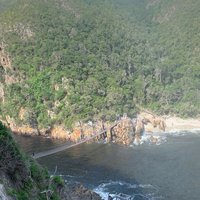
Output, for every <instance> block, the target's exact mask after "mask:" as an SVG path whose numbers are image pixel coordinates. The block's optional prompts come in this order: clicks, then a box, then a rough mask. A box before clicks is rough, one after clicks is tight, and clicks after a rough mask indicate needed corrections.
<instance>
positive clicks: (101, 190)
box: [93, 181, 163, 200]
mask: <svg viewBox="0 0 200 200" xmlns="http://www.w3.org/2000/svg"><path fill="white" fill-rule="evenodd" d="M109 186H121V187H122V186H123V187H125V188H127V189H133V194H132V195H128V194H124V193H122V192H121V193H116V192H114V191H109ZM134 189H143V190H144V193H145V189H146V194H142V193H134ZM93 191H94V192H96V193H97V194H99V195H100V196H101V198H102V199H104V200H107V199H108V196H109V195H110V196H111V197H120V198H121V199H124V200H134V199H135V198H137V196H140V197H143V198H144V199H147V200H155V199H163V197H162V196H157V195H156V194H157V193H158V191H159V190H158V188H157V187H154V186H152V185H151V184H130V183H127V182H123V181H109V182H106V183H102V184H100V185H99V186H98V187H96V188H95V189H94V190H93Z"/></svg>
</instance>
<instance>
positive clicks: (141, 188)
mask: <svg viewBox="0 0 200 200" xmlns="http://www.w3.org/2000/svg"><path fill="white" fill-rule="evenodd" d="M160 139H161V141H160V142H159V144H160V145H156V144H150V143H149V142H148V140H145V141H146V142H144V143H143V144H142V145H139V146H132V147H121V146H118V145H114V144H84V145H80V146H78V147H75V148H73V149H70V150H67V151H64V152H60V153H57V154H54V155H51V156H47V157H43V158H41V159H38V161H39V163H41V164H42V165H44V166H47V167H48V169H49V171H50V172H53V171H54V169H55V167H56V166H57V167H58V171H57V174H59V175H62V176H63V178H65V179H66V181H67V182H68V183H69V182H81V183H83V184H84V185H85V186H87V187H89V188H91V189H93V190H94V191H96V192H98V193H99V194H101V196H102V197H103V198H104V199H107V195H108V193H110V194H112V195H113V196H114V195H121V196H123V198H124V199H134V200H146V199H149V200H150V199H151V200H154V199H166V200H199V199H200V134H199V133H198V134H194V133H186V134H178V135H176V136H174V135H165V136H162V137H160ZM16 140H17V141H18V142H19V144H20V145H21V146H22V147H23V149H24V150H25V151H27V152H28V153H31V152H33V151H34V152H36V151H41V150H43V149H47V148H52V147H55V146H58V145H60V144H61V143H62V142H61V141H55V140H51V139H45V138H31V137H21V136H19V137H16Z"/></svg>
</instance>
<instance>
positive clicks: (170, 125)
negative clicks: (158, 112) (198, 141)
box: [144, 116, 200, 133]
mask: <svg viewBox="0 0 200 200" xmlns="http://www.w3.org/2000/svg"><path fill="white" fill-rule="evenodd" d="M159 118H162V119H164V121H165V125H166V126H165V130H164V131H162V132H165V133H168V132H181V131H200V119H199V118H187V119H183V118H180V117H175V116H173V117H166V116H161V117H159ZM144 130H145V132H149V133H158V132H159V133H160V132H161V130H160V129H159V127H154V126H153V125H152V124H150V123H148V124H146V125H144Z"/></svg>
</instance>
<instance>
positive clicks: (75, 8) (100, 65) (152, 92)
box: [0, 0, 200, 128]
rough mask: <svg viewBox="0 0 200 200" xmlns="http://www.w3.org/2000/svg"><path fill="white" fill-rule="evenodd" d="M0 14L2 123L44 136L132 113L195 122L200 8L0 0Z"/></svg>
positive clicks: (177, 2)
mask: <svg viewBox="0 0 200 200" xmlns="http://www.w3.org/2000/svg"><path fill="white" fill-rule="evenodd" d="M0 10H2V11H1V13H0V18H1V24H0V31H1V34H0V38H1V40H2V43H3V44H6V45H5V49H6V52H7V53H9V54H10V56H11V58H12V69H5V68H2V67H0V70H1V76H0V80H1V82H2V83H3V85H4V90H5V97H6V100H5V103H2V104H1V113H2V116H4V117H5V115H10V116H11V117H13V118H15V120H16V121H17V123H18V124H20V123H22V124H31V125H32V126H37V127H39V128H42V127H48V126H50V125H52V124H55V123H56V124H65V125H66V127H71V125H72V123H73V122H75V121H77V120H91V119H95V118H100V117H106V118H107V119H109V120H112V119H115V117H116V115H119V114H120V115H121V114H123V113H128V114H129V115H130V116H133V115H135V113H136V112H137V107H145V108H148V109H151V110H153V111H155V112H157V113H159V114H171V113H175V114H176V115H181V116H197V115H199V112H200V92H199V91H200V83H199V79H200V56H199V52H200V49H199V42H200V40H199V33H200V24H199V23H200V15H198V13H199V11H200V2H199V1H196V0H191V1H187V0H167V1H165V0H158V1H156V0H123V1H122V0H115V1H114V0H48V1H45V0H34V1H30V0H11V1H9V3H8V2H7V1H5V0H0ZM4 76H11V77H15V79H17V81H15V83H12V82H11V83H8V81H6V80H5V78H4ZM21 107H23V108H26V109H27V110H28V111H27V113H26V116H25V118H24V119H23V120H20V119H19V116H18V113H19V111H20V108H21ZM48 111H49V112H48ZM48 113H51V114H52V115H51V117H49V114H48Z"/></svg>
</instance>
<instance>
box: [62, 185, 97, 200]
mask: <svg viewBox="0 0 200 200" xmlns="http://www.w3.org/2000/svg"><path fill="white" fill-rule="evenodd" d="M60 194H61V199H62V200H83V199H84V200H101V197H100V196H99V195H98V194H96V193H94V192H92V191H91V190H88V189H87V188H85V187H84V186H83V185H81V184H75V185H71V186H68V185H66V186H65V187H64V188H63V189H62V190H61V192H60Z"/></svg>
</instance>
